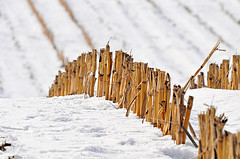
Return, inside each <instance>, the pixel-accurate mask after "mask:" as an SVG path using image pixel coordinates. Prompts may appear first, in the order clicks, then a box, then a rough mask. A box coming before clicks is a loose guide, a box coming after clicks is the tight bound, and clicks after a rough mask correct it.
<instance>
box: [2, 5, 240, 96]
mask: <svg viewBox="0 0 240 159" xmlns="http://www.w3.org/2000/svg"><path fill="white" fill-rule="evenodd" d="M32 1H33V3H34V6H35V7H36V9H37V11H38V12H39V14H40V15H41V17H42V18H43V20H44V22H45V23H46V26H47V28H48V29H49V30H50V32H51V33H52V35H53V36H54V43H55V44H56V46H57V48H58V50H59V51H63V53H64V55H65V56H66V57H68V58H69V59H70V61H71V60H74V59H76V57H77V56H78V55H80V54H81V53H82V52H88V51H91V49H90V47H89V46H88V43H87V42H86V39H85V38H84V35H83V31H82V29H81V28H80V27H78V25H80V26H81V27H82V28H83V29H84V30H85V31H86V33H87V34H88V35H89V37H90V39H91V41H92V43H93V46H94V47H95V48H96V49H97V50H99V49H100V48H103V47H105V45H106V43H107V41H108V40H109V39H110V38H111V37H112V38H111V41H110V45H111V50H112V51H115V50H119V49H122V50H123V51H126V52H128V53H130V52H131V53H132V55H133V57H134V61H142V62H146V63H147V62H148V63H149V67H155V68H159V69H161V70H164V71H167V72H168V73H170V75H171V77H172V82H173V84H181V85H183V84H184V83H185V82H186V81H187V80H188V78H189V77H190V76H191V74H193V73H194V72H195V71H196V70H197V69H198V68H199V66H200V65H201V63H202V62H203V60H204V59H205V58H206V57H207V55H208V54H209V52H210V51H211V49H212V47H213V46H214V44H215V43H216V42H217V40H218V38H219V37H221V38H222V43H221V45H220V48H223V49H226V50H227V51H226V52H221V53H219V52H218V53H216V54H214V55H213V57H212V58H211V59H210V61H209V62H208V64H207V65H209V64H210V63H212V62H217V63H219V62H220V61H222V60H223V59H230V58H231V55H233V54H238V52H237V50H238V47H239V42H240V39H239V37H240V36H239V27H240V25H239V17H240V11H239V9H238V8H239V6H240V3H239V1H238V0H231V1H230V2H225V1H224V0H214V1H207V0H204V1H197V2H195V1H194V2H192V1H191V2H190V1H187V0H169V1H157V0H131V1H128V0H111V1H104V0H98V1H96V0H81V1H78V0H65V1H66V3H67V4H68V5H69V7H70V9H71V10H72V12H73V14H74V16H75V18H76V21H77V24H76V23H75V22H74V21H73V20H72V19H71V17H70V16H69V14H68V13H67V12H66V10H65V8H64V7H63V6H62V5H61V3H60V1H59V0H51V1H47V0H32ZM0 27H1V31H0V32H1V34H0V35H1V36H0V39H1V44H2V45H0V50H1V52H0V54H1V64H0V70H1V72H0V90H1V91H0V97H33V96H34V97H37V96H47V93H48V88H49V87H50V86H51V83H52V82H53V79H54V76H55V75H56V74H57V71H58V70H59V69H62V68H61V67H60V66H61V62H60V61H59V59H58V57H57V55H56V50H54V49H53V46H52V45H51V44H50V42H49V40H48V39H47V37H46V36H45V35H44V33H43V30H42V26H41V25H40V23H39V22H38V20H37V18H36V16H35V15H34V14H33V12H32V10H31V8H30V7H29V5H28V3H27V1H26V0H18V1H17V2H16V1H14V0H8V1H1V2H0ZM131 50H132V51H131ZM6 65H7V66H6ZM206 67H207V66H206ZM204 69H205V70H206V68H204Z"/></svg>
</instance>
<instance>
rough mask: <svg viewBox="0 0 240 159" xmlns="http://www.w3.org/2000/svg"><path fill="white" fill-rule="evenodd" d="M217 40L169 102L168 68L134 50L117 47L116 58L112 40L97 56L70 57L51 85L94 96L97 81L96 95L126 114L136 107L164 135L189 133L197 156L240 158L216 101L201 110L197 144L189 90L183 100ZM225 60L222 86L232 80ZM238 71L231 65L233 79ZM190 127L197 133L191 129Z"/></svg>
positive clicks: (56, 92)
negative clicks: (137, 58)
mask: <svg viewBox="0 0 240 159" xmlns="http://www.w3.org/2000/svg"><path fill="white" fill-rule="evenodd" d="M218 46H219V42H218V43H217V44H216V45H215V46H214V48H213V49H212V51H211V53H210V54H209V56H208V57H207V58H206V60H205V61H204V63H203V64H202V65H201V67H200V68H199V69H198V70H197V72H196V73H195V74H194V76H192V77H191V78H190V79H189V81H188V82H187V83H186V85H185V86H184V87H183V88H181V87H180V86H174V88H173V93H172V101H171V102H170V94H171V78H170V75H169V74H168V73H166V72H165V71H161V70H160V69H154V68H149V67H148V64H147V63H141V62H133V58H132V56H131V55H128V54H127V53H124V52H123V51H121V50H120V51H116V52H115V59H114V60H113V57H112V55H113V53H112V52H110V46H109V45H108V44H107V45H106V48H103V49H100V53H99V57H97V51H96V50H95V49H94V50H93V51H92V52H89V53H87V54H85V53H83V54H81V56H79V57H78V58H77V60H74V61H73V62H69V63H68V64H67V65H66V66H65V72H60V71H59V74H58V75H57V76H56V79H55V81H54V83H53V84H52V87H51V88H50V90H49V97H53V96H65V95H72V94H82V93H85V94H88V95H89V96H91V97H92V96H94V86H95V83H96V81H97V92H95V94H96V96H97V97H103V96H105V99H106V100H111V101H112V102H113V103H118V108H116V109H119V108H125V109H127V112H126V116H128V115H129V112H130V111H132V112H133V113H135V114H136V115H137V116H138V117H139V118H142V119H143V121H144V120H146V121H147V122H151V124H152V125H153V126H154V127H158V128H159V129H161V131H162V133H163V135H171V136H172V139H173V140H175V141H176V144H177V145H179V144H185V140H186V136H188V137H189V139H190V140H191V142H192V143H193V145H194V146H195V147H196V148H197V147H198V148H199V149H198V158H199V159H205V158H219V159H223V158H240V132H238V133H237V134H232V133H230V132H227V131H224V132H223V127H224V125H225V123H226V122H227V119H226V118H225V117H224V115H220V116H219V117H217V116H215V112H216V110H215V108H213V107H210V108H209V109H208V110H207V112H206V113H205V112H203V113H202V114H200V115H199V127H200V131H199V146H198V145H197V144H196V143H195V140H194V138H195V139H196V140H198V139H197V137H196V134H195V133H194V130H193V128H192V126H191V124H190V123H189V118H190V114H191V109H192V106H193V97H192V96H189V99H188V102H187V106H185V104H184V95H185V92H186V90H187V88H188V86H189V84H190V83H191V86H193V83H194V82H193V79H194V77H196V76H197V74H198V73H199V72H200V70H201V69H202V68H203V67H204V65H205V64H206V63H207V61H208V60H209V59H210V57H211V56H212V54H213V53H214V52H215V51H216V50H218ZM234 59H238V56H235V57H234ZM97 60H98V61H99V62H98V64H99V65H98V77H97V78H96V77H95V74H96V70H97ZM224 61H225V62H224V64H223V65H222V67H221V68H222V69H221V71H220V72H221V76H220V77H221V78H220V79H219V80H218V82H219V81H220V82H219V83H220V84H218V85H220V86H221V88H222V87H223V88H227V87H229V85H230V86H233V84H229V82H228V83H227V81H226V77H227V76H228V73H229V70H230V69H228V67H227V66H228V64H229V62H226V60H224ZM235 61H238V60H235ZM212 66H216V65H210V68H214V67H212ZM237 66H239V62H236V63H235V64H234V63H233V68H238V67H237ZM239 70H240V69H239ZM237 75H238V69H233V71H232V78H231V79H232V80H233V81H234V78H235V79H237V77H239V76H237ZM236 76H237V77H236ZM200 77H201V78H200ZM208 77H209V80H208V85H209V86H210V85H211V86H214V84H215V85H217V83H216V82H214V81H215V80H213V81H212V74H211V73H208ZM210 77H211V80H210ZM198 79H201V80H202V85H204V83H203V81H204V78H203V73H200V75H198ZM221 81H223V82H221ZM230 83H231V82H230ZM232 83H237V82H232ZM194 85H196V84H194ZM198 85H199V84H198ZM218 85H217V86H218ZM188 128H189V129H190V132H191V133H192V136H193V137H192V136H191V135H190V133H189V132H188V130H187V129H188Z"/></svg>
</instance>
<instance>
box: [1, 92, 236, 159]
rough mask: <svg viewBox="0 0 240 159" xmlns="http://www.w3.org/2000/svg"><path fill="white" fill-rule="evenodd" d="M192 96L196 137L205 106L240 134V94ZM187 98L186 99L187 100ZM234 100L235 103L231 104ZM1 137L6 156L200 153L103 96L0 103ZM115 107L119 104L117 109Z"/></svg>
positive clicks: (178, 156)
mask: <svg viewBox="0 0 240 159" xmlns="http://www.w3.org/2000/svg"><path fill="white" fill-rule="evenodd" d="M188 95H194V97H195V98H194V105H193V109H192V114H191V118H190V122H191V123H192V125H193V127H194V129H195V131H196V133H197V136H198V131H199V128H198V120H197V115H198V114H199V113H200V112H202V111H204V110H206V106H204V105H203V104H204V103H206V104H211V103H212V104H213V105H215V106H217V107H218V110H217V114H221V113H223V112H225V115H226V116H227V117H228V119H229V121H228V122H227V125H226V127H225V128H226V130H229V131H231V132H237V131H240V125H239V122H240V115H239V113H238V112H239V111H240V107H239V106H238V103H240V98H239V96H240V92H238V91H226V90H211V89H200V90H192V91H189V93H188ZM186 100H187V96H186ZM229 101H232V102H229ZM0 103H1V105H0V109H1V110H2V111H1V112H0V114H1V115H0V120H1V126H0V137H1V140H3V141H6V142H9V143H11V144H12V146H11V147H7V151H6V152H1V151H0V156H2V158H7V156H13V155H14V156H15V157H16V158H20V159H23V158H74V159H78V158H109V159H111V158H119V159H120V158H164V159H168V158H169V159H170V158H175V159H191V158H196V156H197V152H198V150H197V149H196V148H195V147H194V146H193V145H192V143H191V142H190V141H189V140H188V139H187V142H186V144H185V145H180V146H176V145H175V144H174V142H173V141H172V140H171V137H170V136H164V137H162V133H161V131H160V130H159V129H157V128H153V127H152V126H151V125H150V123H147V122H144V123H143V124H142V120H141V119H139V118H138V117H136V116H135V115H134V114H130V117H128V118H127V117H125V113H126V110H125V109H120V110H116V109H115V108H114V107H113V105H112V104H110V102H109V101H105V100H104V98H96V97H93V98H88V97H84V96H83V95H74V96H66V97H54V98H50V99H49V98H21V99H20V98H19V99H1V100H0ZM115 106H116V105H115Z"/></svg>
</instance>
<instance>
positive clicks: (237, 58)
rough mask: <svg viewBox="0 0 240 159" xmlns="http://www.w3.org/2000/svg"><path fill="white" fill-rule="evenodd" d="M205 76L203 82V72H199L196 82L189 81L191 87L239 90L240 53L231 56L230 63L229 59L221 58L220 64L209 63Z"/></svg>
mask: <svg viewBox="0 0 240 159" xmlns="http://www.w3.org/2000/svg"><path fill="white" fill-rule="evenodd" d="M230 74H231V76H230ZM206 78H207V80H206V81H207V83H206V84H205V82H204V81H205V79H204V73H203V72H201V73H200V75H198V77H197V84H196V83H195V82H194V81H192V82H191V88H192V89H194V88H203V87H208V88H215V89H231V90H240V55H233V56H232V64H231V65H230V60H223V61H222V63H221V64H220V65H218V64H216V63H211V64H210V65H209V70H208V72H207V77H206Z"/></svg>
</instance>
